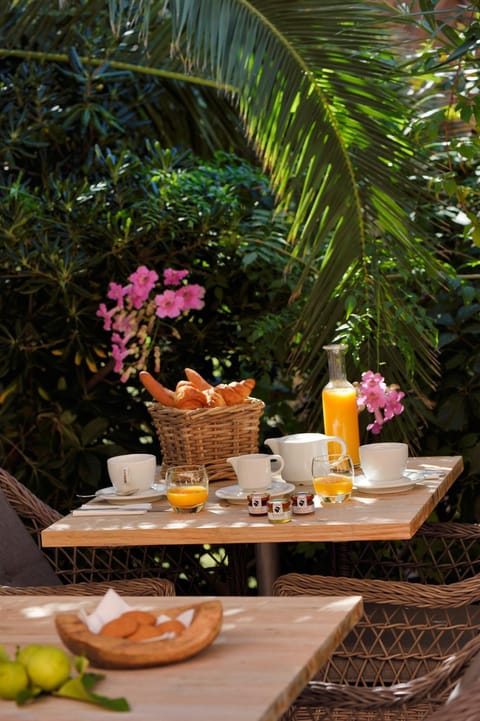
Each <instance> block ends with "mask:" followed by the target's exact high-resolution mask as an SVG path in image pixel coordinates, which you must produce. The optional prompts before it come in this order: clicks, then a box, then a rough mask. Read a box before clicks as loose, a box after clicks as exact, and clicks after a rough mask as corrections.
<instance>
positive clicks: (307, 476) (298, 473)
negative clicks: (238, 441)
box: [265, 433, 347, 483]
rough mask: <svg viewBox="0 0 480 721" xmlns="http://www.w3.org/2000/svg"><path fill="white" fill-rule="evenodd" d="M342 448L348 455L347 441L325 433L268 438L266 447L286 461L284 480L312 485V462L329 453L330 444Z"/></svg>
mask: <svg viewBox="0 0 480 721" xmlns="http://www.w3.org/2000/svg"><path fill="white" fill-rule="evenodd" d="M333 441H334V442H336V443H338V444H340V446H341V452H342V453H346V452H347V447H346V445H345V441H344V440H343V439H342V438H338V437H337V436H326V435H324V434H323V433H294V434H293V435H291V436H282V437H281V438H267V439H266V441H265V445H266V446H268V447H269V448H271V449H272V451H273V452H274V453H278V454H279V455H280V456H281V457H282V458H283V460H284V462H285V466H284V468H283V471H282V478H283V479H284V480H285V481H287V482H288V483H311V482H312V460H313V459H314V458H315V456H320V455H322V454H323V453H328V450H329V448H328V446H329V443H330V442H333Z"/></svg>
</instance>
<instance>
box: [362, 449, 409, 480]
mask: <svg viewBox="0 0 480 721" xmlns="http://www.w3.org/2000/svg"><path fill="white" fill-rule="evenodd" d="M359 452H360V466H361V468H362V471H363V472H364V474H365V476H366V478H367V479H368V480H369V481H373V482H380V481H396V480H398V479H400V478H402V475H403V473H404V472H405V469H406V467H407V460H408V444H407V443H388V442H385V443H368V444H367V445H365V446H360V451H359Z"/></svg>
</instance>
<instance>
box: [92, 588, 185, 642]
mask: <svg viewBox="0 0 480 721" xmlns="http://www.w3.org/2000/svg"><path fill="white" fill-rule="evenodd" d="M131 610H132V606H129V605H128V603H127V602H126V601H124V600H123V598H122V597H121V596H119V595H118V593H117V592H116V591H114V590H113V588H109V589H108V591H107V592H106V594H105V596H104V597H103V598H102V599H101V601H100V603H99V604H98V606H97V607H96V609H95V611H93V613H91V614H87V613H86V612H85V610H84V609H83V608H81V609H80V611H79V616H80V618H81V620H82V621H83V622H84V624H85V625H86V626H87V628H88V629H89V631H91V632H92V633H99V632H100V630H101V629H102V627H103V626H104V625H105V624H106V623H109V621H113V620H114V619H115V618H118V617H119V616H121V615H122V613H126V612H127V611H131ZM193 615H194V610H193V608H187V610H186V611H183V612H182V613H181V614H179V615H178V616H177V619H178V620H179V621H180V622H181V623H183V625H184V626H185V627H187V626H190V624H191V623H192V620H193ZM170 620H171V617H170V616H167V615H166V614H164V613H162V614H161V615H160V616H157V624H159V623H163V622H164V621H170ZM174 637H175V634H174V633H164V634H162V635H161V636H157V637H155V638H152V639H146V641H159V640H161V639H167V638H174ZM142 643H143V642H142Z"/></svg>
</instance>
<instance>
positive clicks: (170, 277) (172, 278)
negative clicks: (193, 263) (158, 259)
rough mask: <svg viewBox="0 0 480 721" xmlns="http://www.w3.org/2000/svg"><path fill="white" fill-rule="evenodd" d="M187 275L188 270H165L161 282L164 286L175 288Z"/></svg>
mask: <svg viewBox="0 0 480 721" xmlns="http://www.w3.org/2000/svg"><path fill="white" fill-rule="evenodd" d="M187 275H188V270H173V268H165V270H164V271H163V282H164V283H165V285H172V286H177V285H180V283H181V282H182V280H183V279H184V278H186V277H187Z"/></svg>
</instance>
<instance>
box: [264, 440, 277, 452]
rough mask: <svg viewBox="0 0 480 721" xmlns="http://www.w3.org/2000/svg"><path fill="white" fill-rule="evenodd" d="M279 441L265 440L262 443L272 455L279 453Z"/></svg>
mask: <svg viewBox="0 0 480 721" xmlns="http://www.w3.org/2000/svg"><path fill="white" fill-rule="evenodd" d="M279 441H280V439H279V438H267V439H266V440H265V441H264V443H265V445H266V446H268V447H269V448H270V449H271V450H272V451H273V452H274V453H280V443H279Z"/></svg>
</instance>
